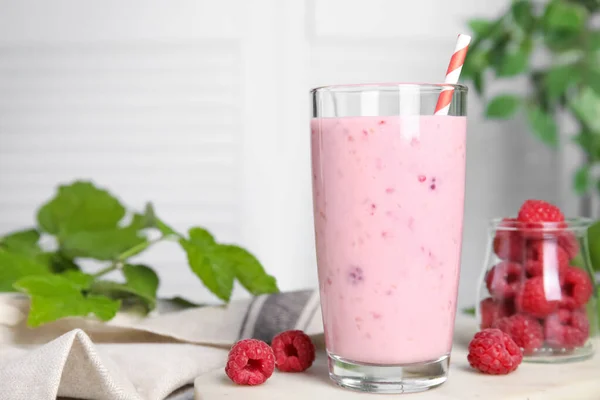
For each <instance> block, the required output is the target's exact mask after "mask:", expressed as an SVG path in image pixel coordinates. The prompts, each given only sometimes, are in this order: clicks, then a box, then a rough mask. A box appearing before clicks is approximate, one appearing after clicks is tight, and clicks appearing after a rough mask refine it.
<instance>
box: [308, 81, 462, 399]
mask: <svg viewBox="0 0 600 400" xmlns="http://www.w3.org/2000/svg"><path fill="white" fill-rule="evenodd" d="M443 90H452V91H453V95H452V102H451V105H450V108H449V110H448V115H444V116H440V115H433V114H434V109H435V106H436V102H437V101H438V97H439V95H440V93H441V92H442V91H443ZM311 97H312V117H313V118H312V120H311V145H312V178H313V205H314V222H315V235H316V248H317V263H318V269H319V288H320V294H321V309H322V313H323V324H324V328H325V341H326V347H327V353H328V356H329V375H330V377H331V379H333V380H334V381H335V382H336V383H337V384H339V385H340V386H342V387H347V388H352V389H357V390H361V391H368V392H381V393H404V392H419V391H423V390H427V389H429V388H432V387H435V386H437V385H440V384H442V383H443V382H444V381H445V380H446V378H447V372H448V365H449V355H450V350H451V347H452V334H453V330H454V317H455V312H456V300H457V291H458V278H459V270H460V252H461V242H462V230H463V209H464V192H465V142H466V128H467V120H466V97H467V88H466V87H464V86H461V85H447V84H404V83H402V84H396V83H395V84H378V85H349V86H328V87H321V88H317V89H313V90H312V91H311Z"/></svg>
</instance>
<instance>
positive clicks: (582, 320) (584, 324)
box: [544, 309, 590, 349]
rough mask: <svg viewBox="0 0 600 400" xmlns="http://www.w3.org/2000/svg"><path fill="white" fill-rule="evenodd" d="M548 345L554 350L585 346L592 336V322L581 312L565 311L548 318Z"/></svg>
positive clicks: (546, 325)
mask: <svg viewBox="0 0 600 400" xmlns="http://www.w3.org/2000/svg"><path fill="white" fill-rule="evenodd" d="M544 334H545V336H546V343H548V345H549V346H551V347H554V348H567V349H570V348H573V347H578V346H583V345H584V344H585V341H586V340H587V338H588V337H589V336H590V322H589V321H588V318H587V315H585V312H583V311H581V310H573V311H569V310H565V309H561V310H558V312H556V313H554V314H552V315H550V316H548V318H546V321H545V323H544Z"/></svg>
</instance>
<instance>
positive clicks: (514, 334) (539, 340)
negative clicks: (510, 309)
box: [492, 314, 544, 355]
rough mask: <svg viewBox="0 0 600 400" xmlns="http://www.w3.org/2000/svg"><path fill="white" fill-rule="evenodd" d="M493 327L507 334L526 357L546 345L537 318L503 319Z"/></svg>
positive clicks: (518, 315)
mask: <svg viewBox="0 0 600 400" xmlns="http://www.w3.org/2000/svg"><path fill="white" fill-rule="evenodd" d="M492 327H493V328H498V329H500V330H501V331H502V332H504V333H507V334H508V335H509V336H510V337H511V338H512V340H514V341H515V343H516V344H517V346H519V347H520V348H521V349H522V350H523V353H524V354H526V355H527V354H532V353H533V352H534V351H535V350H536V349H539V348H541V347H542V345H543V344H544V328H543V327H542V324H540V322H539V321H538V320H537V319H536V318H533V317H532V316H529V315H526V314H516V315H513V316H511V317H504V318H501V319H499V320H497V321H496V322H495V323H494V324H493V325H492Z"/></svg>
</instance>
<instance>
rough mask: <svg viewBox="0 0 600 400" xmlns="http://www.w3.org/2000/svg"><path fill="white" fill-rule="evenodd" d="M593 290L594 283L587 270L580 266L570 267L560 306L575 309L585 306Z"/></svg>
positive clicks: (566, 275)
mask: <svg viewBox="0 0 600 400" xmlns="http://www.w3.org/2000/svg"><path fill="white" fill-rule="evenodd" d="M593 292H594V285H593V284H592V280H591V279H590V277H589V275H588V274H587V272H585V271H584V270H582V269H579V268H575V267H569V268H568V269H567V272H566V274H565V281H564V283H563V286H562V300H561V301H560V307H561V308H567V309H569V310H574V309H576V308H579V307H581V306H584V305H585V304H586V303H587V302H588V300H589V299H590V297H591V296H592V293H593Z"/></svg>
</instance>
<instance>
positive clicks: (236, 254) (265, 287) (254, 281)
mask: <svg viewBox="0 0 600 400" xmlns="http://www.w3.org/2000/svg"><path fill="white" fill-rule="evenodd" d="M214 254H215V256H217V257H218V258H220V259H222V260H224V262H226V263H229V264H230V265H231V268H232V269H233V270H234V271H235V277H236V278H237V280H238V281H239V282H240V283H241V284H242V286H243V287H244V288H246V290H248V291H249V292H250V293H252V294H253V295H255V296H258V295H261V294H265V293H275V292H277V291H278V289H277V283H276V281H275V278H274V277H272V276H271V275H268V274H267V273H266V271H265V270H264V268H263V267H262V265H261V264H260V262H258V260H257V259H256V257H254V256H253V255H252V254H250V253H249V252H248V251H246V250H245V249H243V248H241V247H239V246H235V245H219V246H217V248H216V249H215V251H214Z"/></svg>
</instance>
